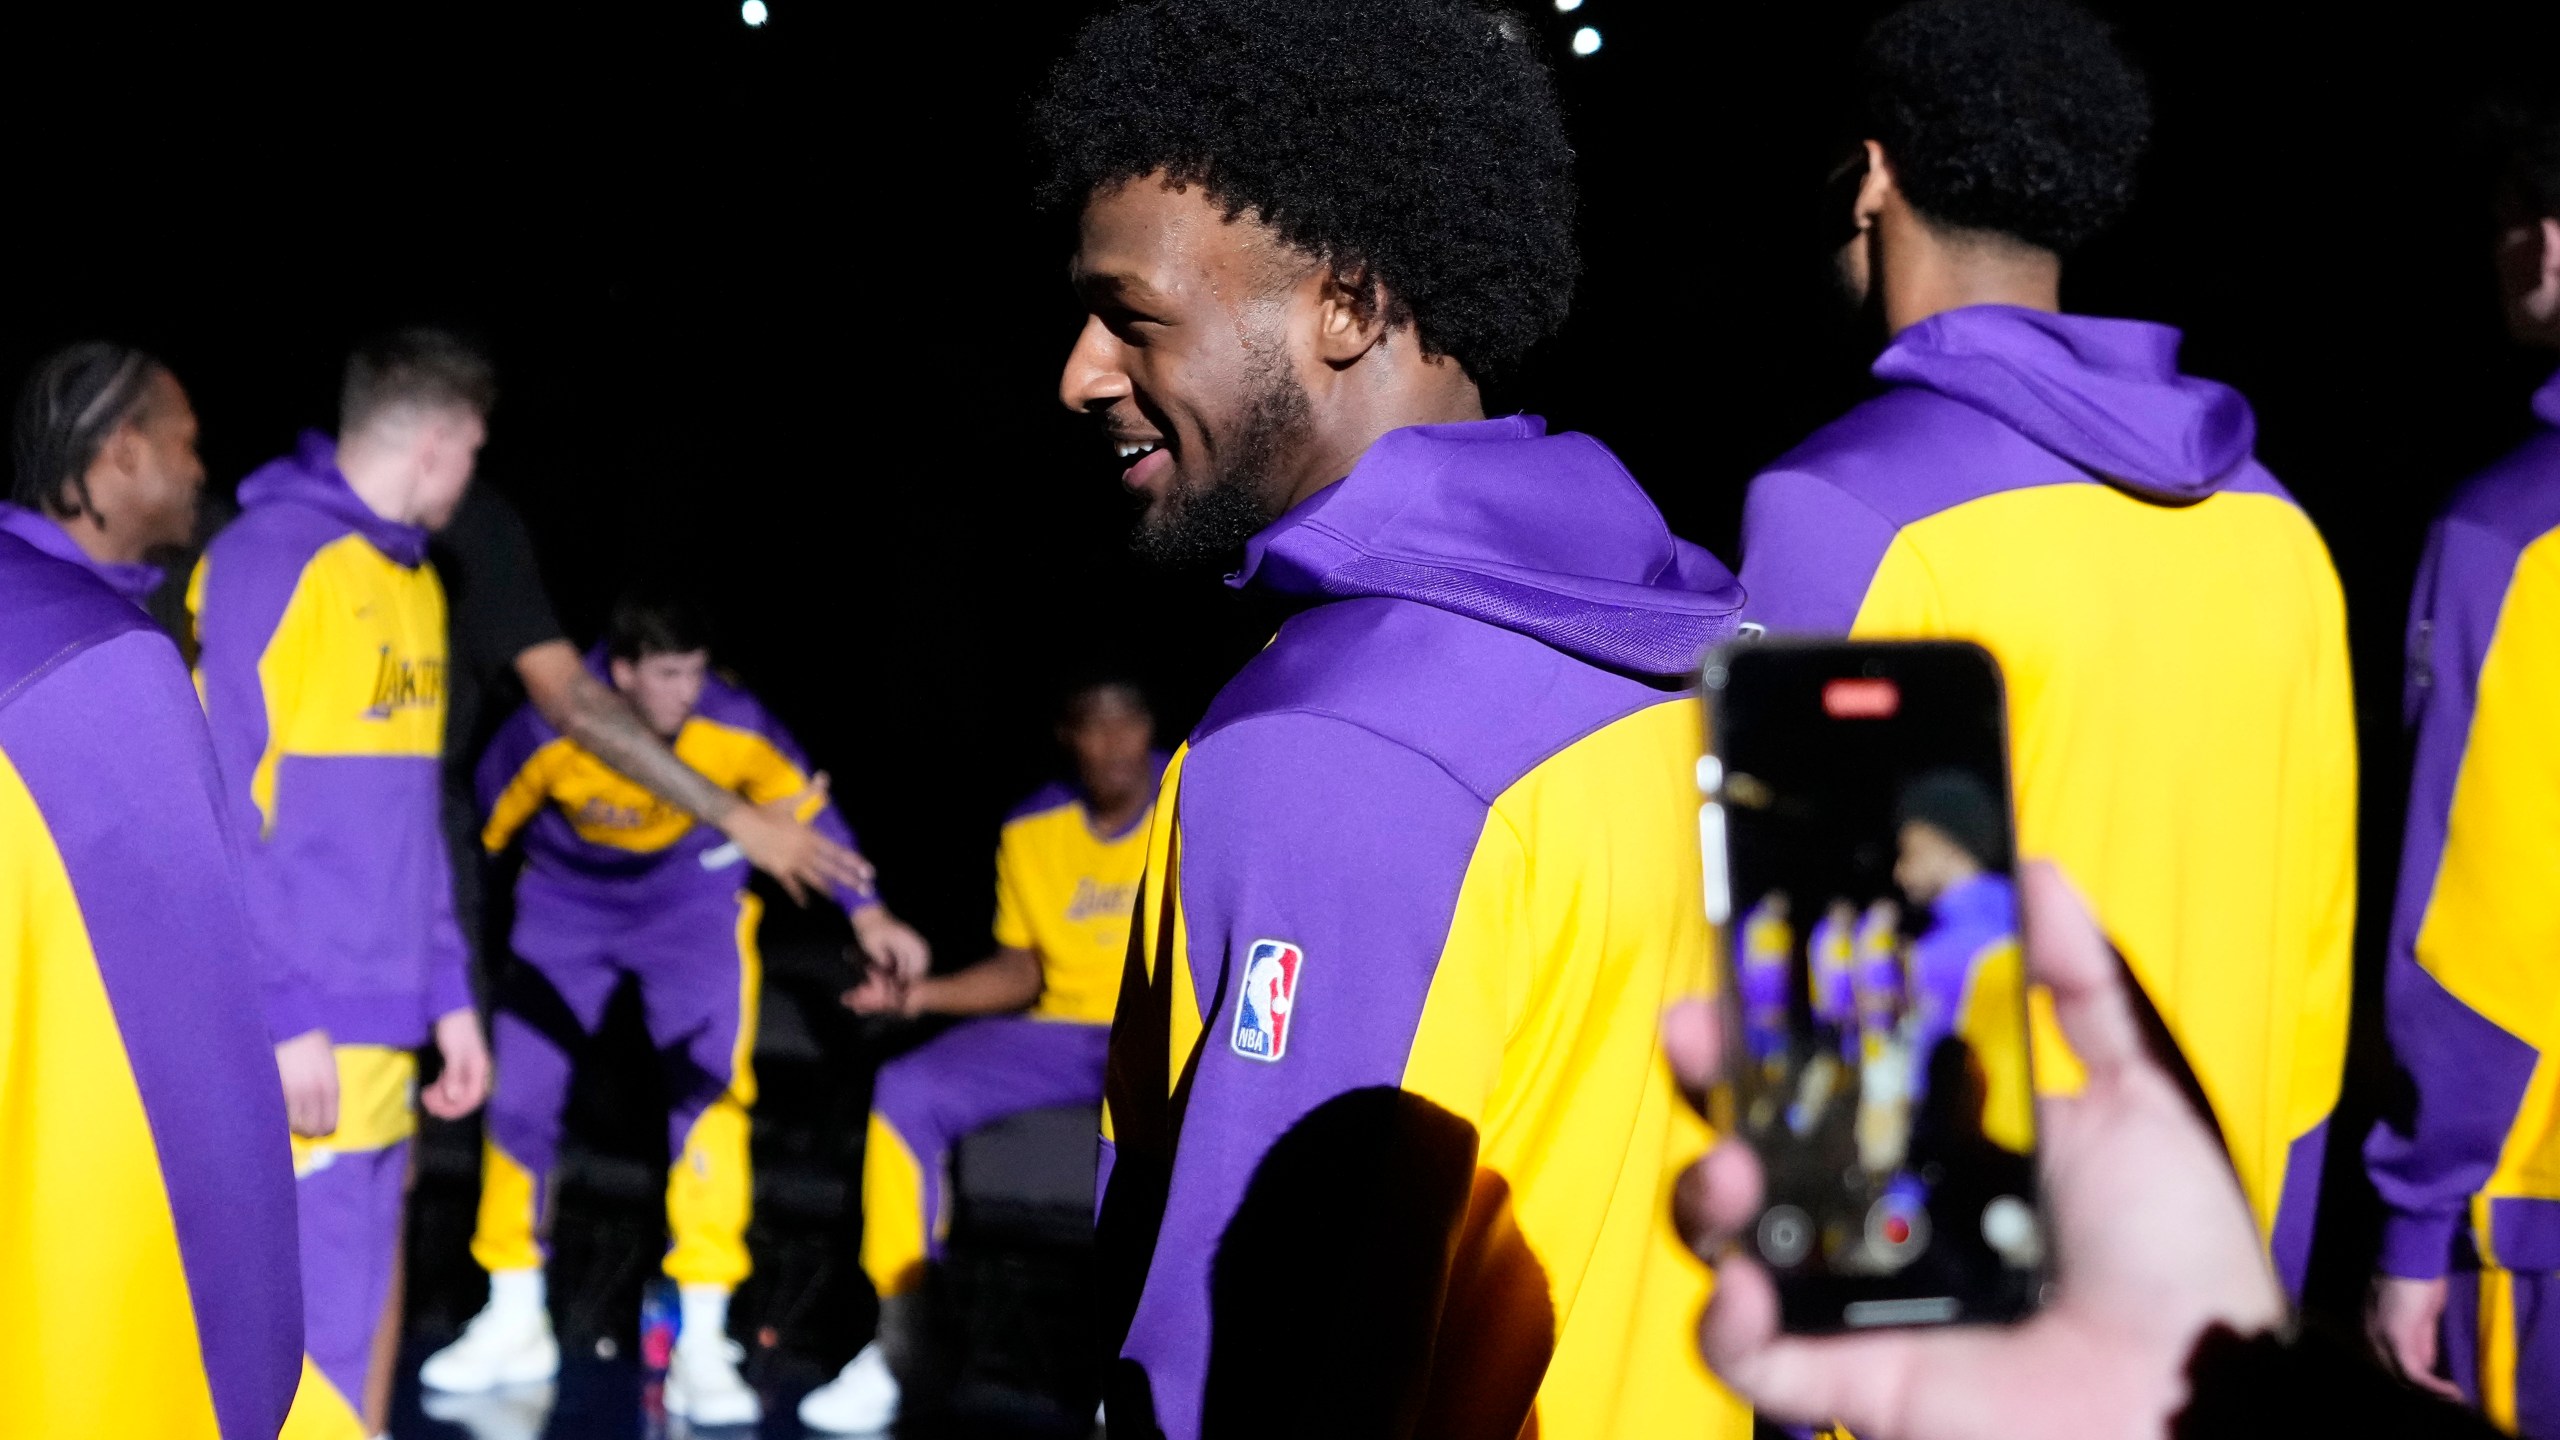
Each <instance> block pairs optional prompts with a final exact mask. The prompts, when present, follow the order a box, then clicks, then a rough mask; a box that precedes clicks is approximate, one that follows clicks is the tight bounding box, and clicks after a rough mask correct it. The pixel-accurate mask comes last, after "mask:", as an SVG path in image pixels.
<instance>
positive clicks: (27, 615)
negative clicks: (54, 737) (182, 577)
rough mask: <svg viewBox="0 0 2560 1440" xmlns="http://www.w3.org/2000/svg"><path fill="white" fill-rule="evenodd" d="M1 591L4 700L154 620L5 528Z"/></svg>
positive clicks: (0, 546)
mask: <svg viewBox="0 0 2560 1440" xmlns="http://www.w3.org/2000/svg"><path fill="white" fill-rule="evenodd" d="M0 597H5V601H6V605H5V613H6V614H7V615H8V617H9V623H8V624H6V625H0V706H5V705H7V704H8V703H9V702H10V701H11V700H12V699H14V698H15V697H16V696H17V695H18V694H19V693H20V692H22V691H24V690H28V689H31V688H33V687H34V686H36V685H37V684H39V683H41V682H42V681H43V679H44V677H45V676H46V675H48V674H50V673H52V671H53V669H54V667H56V666H58V665H61V664H63V663H65V662H67V661H69V660H70V659H71V658H72V657H74V656H76V655H78V654H79V653H80V652H81V651H83V650H86V649H87V648H89V647H90V646H92V645H98V644H102V643H104V642H106V641H108V640H111V639H113V638H115V637H116V636H118V635H121V634H124V633H125V632H126V631H129V630H142V629H147V628H149V626H150V624H151V622H150V619H149V618H148V617H146V616H144V615H143V614H141V613H140V612H139V611H137V610H135V609H134V607H133V606H132V605H130V604H127V603H126V602H125V601H124V600H123V599H121V598H120V597H118V596H117V594H116V592H115V591H113V590H111V589H109V588H107V585H106V583H105V582H104V581H101V580H99V579H98V577H96V576H95V575H92V574H90V573H89V572H88V571H87V570H84V569H82V568H80V567H79V566H76V565H71V564H68V563H65V562H63V561H60V560H56V559H54V558H53V557H52V556H50V555H47V554H45V553H44V552H42V551H40V550H38V549H36V548H35V547H34V546H33V545H30V544H28V543H27V542H26V541H24V540H21V539H19V538H18V537H17V536H15V535H7V534H0ZM109 713H111V712H109Z"/></svg>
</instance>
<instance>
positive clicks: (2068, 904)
mask: <svg viewBox="0 0 2560 1440" xmlns="http://www.w3.org/2000/svg"><path fill="white" fill-rule="evenodd" d="M2018 879H2019V894H2020V900H2021V902H2022V903H2021V906H2020V909H2021V912H2022V915H2021V918H2022V919H2023V920H2024V922H2025V941H2026V959H2027V972H2028V974H2029V975H2030V976H2032V977H2033V978H2034V979H2036V980H2038V981H2040V982H2041V983H2042V984H2043V985H2044V986H2045V988H2046V989H2047V990H2050V991H2051V992H2052V993H2053V1017H2054V1019H2055V1020H2056V1021H2058V1022H2059V1023H2060V1024H2061V1026H2062V1036H2063V1038H2064V1039H2066V1040H2068V1041H2070V1042H2071V1049H2072V1051H2073V1053H2075V1054H2077V1055H2078V1056H2079V1057H2080V1061H2081V1063H2082V1065H2084V1066H2086V1067H2087V1069H2088V1071H2089V1073H2090V1075H2091V1076H2092V1077H2093V1078H2094V1077H2096V1076H2097V1075H2099V1074H2100V1073H2102V1072H2107V1071H2119V1070H2122V1069H2125V1068H2126V1067H2129V1066H2136V1065H2145V1064H2149V1063H2151V1062H2150V1052H2149V1051H2148V1050H2147V1049H2146V1048H2145V1047H2144V1043H2143V1038H2142V1027H2141V1025H2140V1024H2139V1023H2138V1022H2137V1021H2136V1020H2135V1019H2134V1015H2133V1005H2132V1002H2131V1001H2130V1000H2129V999H2128V998H2127V996H2126V994H2125V989H2124V976H2123V973H2122V970H2121V967H2120V966H2119V965H2118V964H2117V962H2116V958H2115V952H2114V951H2113V950H2112V949H2110V948H2109V947H2108V945H2107V939H2106V936H2105V935H2104V934H2102V933H2100V931H2099V929H2098V924H2097V922H2096V921H2095V920H2092V919H2091V918H2090V917H2089V909H2088V906H2086V905H2085V904H2083V903H2082V902H2081V899H2080V895H2079V892H2078V891H2076V890H2074V889H2072V888H2071V882H2070V881H2068V880H2066V879H2064V878H2063V876H2062V871H2061V870H2059V869H2058V868H2056V867H2055V866H2054V865H2053V864H2052V862H2050V861H2044V860H2039V861H2035V862H2032V863H2030V864H2028V865H2026V866H2025V867H2023V869H2022V870H2021V871H2020V873H2019V877H2018Z"/></svg>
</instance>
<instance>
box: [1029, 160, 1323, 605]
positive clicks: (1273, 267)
mask: <svg viewBox="0 0 2560 1440" xmlns="http://www.w3.org/2000/svg"><path fill="white" fill-rule="evenodd" d="M1315 269H1316V267H1315V265H1314V264H1313V263H1312V262H1311V261H1309V260H1307V259H1306V258H1305V257H1304V256H1301V255H1298V254H1297V253H1295V252H1294V251H1291V250H1290V249H1289V248H1288V247H1287V246H1285V245H1283V244H1282V243H1281V242H1280V241H1279V240H1278V239H1276V238H1275V237H1273V236H1272V234H1271V233H1270V232H1269V231H1268V230H1267V229H1265V228H1264V227H1263V226H1262V225H1261V223H1260V222H1258V221H1256V220H1254V219H1252V218H1251V217H1249V216H1239V217H1237V218H1235V219H1229V218H1227V217H1226V215H1225V214H1224V212H1223V211H1222V209H1221V208H1220V207H1219V206H1218V205H1217V204H1216V203H1214V202H1213V201H1211V200H1210V199H1209V197H1208V196H1207V195H1206V194H1205V193H1204V192H1203V191H1202V190H1201V188H1200V187H1198V186H1196V185H1195V186H1190V187H1188V188H1185V189H1175V188H1172V187H1171V186H1170V185H1168V184H1166V183H1164V182H1163V181H1162V180H1161V179H1160V178H1158V177H1155V176H1142V177H1140V178H1138V179H1136V180H1132V181H1128V182H1126V183H1123V184H1120V185H1117V186H1113V187H1111V188H1109V189H1106V190H1102V191H1098V192H1096V193H1095V194H1094V196H1093V197H1092V199H1091V200H1090V201H1088V202H1087V204H1086V206H1085V209H1084V216H1083V221H1082V225H1081V228H1080V239H1079V244H1078V246H1077V250H1076V256H1075V262H1074V265H1073V268H1072V272H1071V273H1072V278H1073V280H1074V283H1075V287H1076V293H1077V295H1078V297H1079V298H1080V299H1081V300H1082V301H1083V302H1084V306H1085V324H1084V329H1083V331H1082V333H1080V334H1079V335H1078V336H1077V337H1076V343H1075V348H1074V349H1073V350H1071V351H1069V352H1068V355H1067V365H1066V372H1065V374H1064V375H1063V376H1062V377H1061V379H1060V382H1059V398H1060V399H1061V400H1063V401H1064V402H1065V403H1066V405H1067V407H1068V408H1069V409H1072V410H1077V411H1081V412H1083V413H1084V414H1087V415H1091V416H1093V417H1094V418H1096V419H1097V420H1099V421H1100V422H1101V424H1102V429H1103V434H1104V438H1105V440H1106V442H1107V443H1108V444H1110V446H1111V447H1112V450H1113V452H1114V454H1115V455H1116V456H1117V457H1118V458H1119V459H1120V460H1121V461H1122V462H1123V463H1124V464H1126V465H1127V467H1128V468H1127V469H1126V470H1125V471H1124V472H1123V474H1122V477H1121V478H1122V483H1124V484H1126V485H1127V486H1128V487H1129V489H1130V490H1131V491H1133V492H1135V493H1136V495H1137V496H1138V497H1139V498H1140V499H1141V500H1142V501H1143V502H1144V504H1145V514H1144V516H1143V518H1142V519H1141V520H1140V522H1139V529H1138V546H1139V548H1140V549H1141V550H1142V551H1144V552H1146V553H1147V554H1149V555H1151V556H1153V557H1155V558H1157V559H1160V560H1163V561H1166V562H1169V563H1173V564H1180V565H1191V564H1199V563H1210V562H1214V563H1225V562H1229V561H1232V560H1233V559H1234V557H1235V555H1236V553H1237V552H1238V551H1239V550H1240V549H1241V548H1242V546H1243V544H1244V542H1245V541H1246V540H1247V539H1249V538H1250V537H1251V536H1252V535H1253V534H1254V532H1256V531H1258V530H1260V529H1261V528H1262V527H1263V526H1265V525H1267V524H1269V523H1270V522H1271V521H1272V520H1273V519H1274V518H1276V517H1277V516H1278V515H1279V514H1280V513H1281V511H1282V510H1283V509H1285V508H1286V507H1287V505H1288V502H1289V497H1290V495H1291V492H1292V490H1293V488H1294V486H1295V483H1296V480H1297V476H1296V474H1295V472H1296V470H1297V469H1299V468H1303V464H1304V452H1305V451H1306V449H1307V448H1308V444H1309V440H1310V436H1311V432H1312V430H1313V422H1312V419H1311V412H1310V406H1309V402H1308V398H1307V392H1306V389H1305V386H1304V384H1303V383H1302V381H1301V380H1300V378H1299V376H1298V373H1297V371H1296V368H1295V347H1294V346H1293V344H1292V333H1293V324H1294V322H1295V321H1296V320H1297V319H1299V318H1301V317H1299V316H1298V315H1297V313H1296V312H1297V311H1298V310H1299V309H1300V308H1302V307H1304V306H1305V305H1306V304H1307V303H1308V294H1309V290H1310V287H1309V286H1307V285H1306V284H1305V283H1304V282H1305V281H1306V280H1307V278H1308V277H1309V276H1310V275H1312V274H1314V272H1315Z"/></svg>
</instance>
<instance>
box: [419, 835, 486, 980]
mask: <svg viewBox="0 0 2560 1440" xmlns="http://www.w3.org/2000/svg"><path fill="white" fill-rule="evenodd" d="M433 838H434V841H435V847H436V860H437V862H438V863H437V866H436V873H437V875H438V876H439V877H440V878H441V879H442V880H443V883H442V884H440V885H438V886H436V887H435V909H434V910H433V911H432V912H431V913H430V914H429V915H428V917H427V924H428V933H427V1024H428V1025H429V1026H430V1027H433V1026H434V1024H435V1022H436V1021H438V1020H441V1019H443V1018H444V1017H445V1016H447V1015H450V1014H452V1013H454V1012H455V1011H457V1010H469V1009H472V1008H474V1003H475V1002H474V1001H473V1000H472V998H471V947H469V946H468V945H465V944H464V943H463V941H462V925H461V923H460V922H459V921H457V920H456V919H455V918H454V914H453V850H452V847H451V846H450V845H449V844H447V843H446V841H445V838H444V827H443V826H441V825H439V826H437V827H436V829H435V834H434V837H433ZM472 863H473V864H475V865H476V864H478V863H479V857H478V856H476V855H475V856H473V857H472Z"/></svg>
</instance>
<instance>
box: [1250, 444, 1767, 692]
mask: <svg viewBox="0 0 2560 1440" xmlns="http://www.w3.org/2000/svg"><path fill="white" fill-rule="evenodd" d="M1227 583H1229V584H1230V585H1234V586H1237V587H1239V588H1242V587H1245V586H1248V585H1249V586H1252V587H1253V588H1255V589H1260V590H1268V591H1272V592H1274V593H1277V594H1282V595H1297V596H1306V597H1311V598H1313V597H1322V598H1326V599H1349V598H1353V597H1360V596H1383V597H1388V598H1393V599H1398V600H1410V601H1413V602H1415V603H1417V604H1422V605H1429V606H1432V607H1434V608H1436V609H1441V610H1447V611H1451V612H1453V613H1455V614H1459V615H1464V616H1467V617H1468V618H1470V619H1473V620H1480V621H1482V622H1484V623H1486V624H1488V625H1498V626H1500V627H1502V628H1503V629H1505V630H1512V631H1516V632H1518V633H1520V634H1523V635H1528V636H1531V637H1533V638H1535V639H1537V640H1539V641H1542V642H1544V643H1545V644H1547V645H1550V646H1553V647H1554V648H1556V649H1558V650H1561V651H1563V652H1565V653H1566V654H1568V655H1572V656H1574V657H1576V658H1577V659H1581V660H1585V661H1588V662H1590V663H1592V664H1595V665H1599V666H1602V667H1605V668H1607V669H1610V670H1616V671H1620V672H1623V673H1628V674H1636V675H1646V676H1659V677H1677V676H1681V675H1683V674H1685V673H1686V672H1687V671H1689V670H1690V669H1692V668H1693V667H1695V666H1696V665H1697V663H1698V661H1699V659H1700V657H1701V656H1703V655H1704V654H1705V653H1706V651H1707V649H1708V648H1709V647H1710V646H1712V645H1714V644H1716V643H1717V642H1718V641H1721V640H1723V639H1725V638H1726V637H1728V636H1729V635H1731V634H1732V633H1733V628H1734V619H1735V615H1736V613H1737V612H1738V611H1739V610H1740V609H1741V606H1742V587H1741V586H1739V585H1737V584H1736V583H1734V578H1733V575H1732V573H1731V572H1730V571H1728V570H1726V569H1725V567H1724V566H1723V565H1722V564H1721V563H1719V562H1718V561H1717V560H1716V558H1715V557H1714V556H1712V555H1710V554H1708V553H1707V552H1706V551H1704V550H1702V549H1700V548H1698V547H1697V546H1695V545H1692V544H1690V543H1689V542H1688V541H1686V540H1682V539H1680V538H1679V537H1677V536H1675V535H1673V534H1672V533H1671V531H1670V528H1669V527H1668V526H1666V525H1664V524H1663V520H1662V512H1661V511H1659V510H1657V509H1655V508H1654V504H1653V501H1652V500H1651V499H1650V498H1649V497H1647V496H1646V494H1645V493H1644V491H1643V489H1642V488H1641V487H1639V486H1638V485H1637V484H1636V482H1635V478H1634V477H1633V476H1631V475H1629V474H1628V473H1627V471H1626V467H1624V466H1622V465H1620V464H1619V463H1618V460H1617V457H1615V456H1613V455H1611V454H1610V453H1609V452H1608V451H1607V450H1606V449H1604V448H1602V446H1601V445H1600V442H1598V441H1596V440H1594V439H1592V438H1591V437H1590V436H1588V435H1573V434H1567V435H1549V434H1548V433H1547V423H1546V422H1545V421H1544V420H1541V419H1539V418H1538V417H1537V416H1534V415H1513V416H1508V417H1506V418H1503V419H1499V420H1478V421H1472V422H1469V423H1465V424H1458V425H1417V426H1411V427H1408V428H1406V429H1402V430H1394V431H1390V432H1388V433H1387V434H1386V435H1384V436H1382V437H1380V438H1379V440H1378V442H1377V443H1376V444H1374V445H1372V446H1370V447H1369V451H1368V453H1367V454H1365V455H1363V456H1361V457H1360V463H1359V464H1357V465H1355V466H1353V467H1352V469H1351V473H1350V474H1349V475H1347V476H1345V477H1343V478H1342V479H1341V480H1340V481H1338V482H1336V483H1335V484H1333V485H1332V486H1329V487H1328V488H1326V489H1325V490H1323V491H1321V492H1319V493H1317V494H1316V495H1314V496H1312V497H1310V498H1309V499H1308V500H1307V501H1306V502H1305V503H1303V504H1301V505H1299V506H1298V508H1296V509H1295V510H1292V511H1290V512H1289V513H1288V514H1287V515H1284V516H1282V517H1281V518H1280V519H1279V520H1277V521H1275V522H1273V523H1272V525H1271V526H1270V527H1269V528H1268V529H1265V530H1264V531H1263V532H1262V533H1261V534H1259V535H1256V536H1255V537H1254V538H1253V540H1252V541H1251V542H1250V543H1249V544H1248V545H1247V546H1246V547H1245V563H1244V568H1243V569H1242V570H1241V571H1239V572H1238V573H1237V574H1235V575H1233V576H1231V577H1229V579H1228V582H1227Z"/></svg>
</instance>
